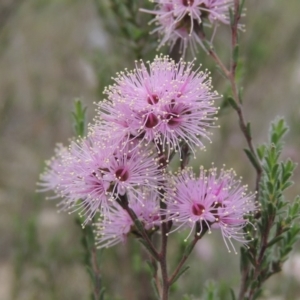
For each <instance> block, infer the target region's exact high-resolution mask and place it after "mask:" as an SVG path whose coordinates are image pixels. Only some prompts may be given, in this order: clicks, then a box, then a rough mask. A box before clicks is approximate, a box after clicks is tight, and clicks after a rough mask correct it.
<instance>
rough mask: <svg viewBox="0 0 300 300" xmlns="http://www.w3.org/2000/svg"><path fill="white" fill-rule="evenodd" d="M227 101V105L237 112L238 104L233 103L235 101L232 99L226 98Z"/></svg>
mask: <svg viewBox="0 0 300 300" xmlns="http://www.w3.org/2000/svg"><path fill="white" fill-rule="evenodd" d="M227 101H228V103H229V104H230V105H231V106H232V108H233V109H234V110H236V111H237V110H239V106H238V104H237V103H236V102H235V100H234V99H233V98H232V97H228V98H227Z"/></svg>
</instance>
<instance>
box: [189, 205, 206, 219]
mask: <svg viewBox="0 0 300 300" xmlns="http://www.w3.org/2000/svg"><path fill="white" fill-rule="evenodd" d="M192 212H193V214H194V215H196V216H201V215H202V214H203V213H204V212H205V207H204V206H203V205H202V204H200V203H194V204H193V207H192Z"/></svg>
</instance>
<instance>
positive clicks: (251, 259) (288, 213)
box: [239, 119, 300, 300]
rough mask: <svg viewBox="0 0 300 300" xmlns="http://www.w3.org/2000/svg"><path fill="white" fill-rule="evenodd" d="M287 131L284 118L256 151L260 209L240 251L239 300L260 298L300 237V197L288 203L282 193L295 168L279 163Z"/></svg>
mask: <svg viewBox="0 0 300 300" xmlns="http://www.w3.org/2000/svg"><path fill="white" fill-rule="evenodd" d="M287 131H288V127H287V125H286V123H285V121H284V120H283V119H279V120H277V121H275V122H274V123H273V124H272V125H271V130H270V138H269V143H268V144H267V145H262V146H260V147H258V149H257V155H258V157H259V159H260V163H261V165H262V167H263V176H262V179H261V182H260V191H259V197H258V200H259V209H258V211H257V213H256V215H255V216H254V217H253V218H252V220H251V222H252V223H253V224H254V226H255V227H253V226H251V225H248V227H247V228H246V232H247V234H249V235H250V236H251V237H252V240H251V241H250V242H249V243H248V245H247V247H246V248H242V249H241V263H240V265H241V273H242V278H243V279H244V285H242V289H241V292H240V297H239V300H242V299H247V300H254V299H257V298H258V297H259V296H260V295H261V293H262V284H263V283H264V282H265V281H266V280H267V279H268V278H269V277H270V276H272V275H273V274H275V273H277V272H280V271H281V267H282V264H283V262H284V261H285V260H286V259H287V258H288V256H289V254H290V252H291V251H292V249H293V246H294V245H295V243H296V242H297V241H298V240H299V238H300V224H299V222H298V217H299V214H300V198H299V197H296V199H295V200H294V201H292V202H290V201H288V200H287V199H285V197H284V191H285V190H286V189H287V188H288V187H289V186H291V185H292V184H293V182H292V181H291V176H292V174H293V171H294V169H295V164H294V163H293V162H292V161H291V160H287V161H281V160H280V154H281V151H282V148H283V142H282V138H283V136H284V135H285V133H286V132H287ZM247 155H248V153H247Z"/></svg>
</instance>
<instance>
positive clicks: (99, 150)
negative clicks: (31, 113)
mask: <svg viewBox="0 0 300 300" xmlns="http://www.w3.org/2000/svg"><path fill="white" fill-rule="evenodd" d="M157 161H158V158H157V157H156V156H155V155H153V153H152V152H151V151H150V150H149V149H146V148H145V147H142V146H141V145H137V146H134V147H133V148H132V149H131V147H130V146H127V147H125V148H123V149H122V150H120V149H119V148H113V147H111V146H110V145H107V146H106V147H105V146H104V144H102V143H100V142H94V141H93V140H92V139H90V138H89V139H83V140H81V141H79V142H75V141H74V142H72V143H71V145H70V147H69V149H67V150H66V149H65V148H60V150H58V152H57V156H56V157H55V158H54V159H52V160H51V161H50V163H49V165H48V167H47V169H46V171H45V172H44V173H43V174H42V175H41V182H40V185H41V187H42V190H43V191H45V190H53V191H54V192H55V194H56V196H57V197H60V198H63V200H62V201H61V202H60V204H59V207H60V209H61V210H67V211H79V213H80V215H82V216H83V217H84V219H85V222H84V224H86V223H87V222H88V221H89V220H91V219H92V218H93V217H94V215H95V214H96V213H97V212H100V213H101V214H102V215H104V216H106V215H108V214H109V212H110V208H109V207H110V206H111V205H112V203H113V202H114V200H115V198H116V197H117V195H124V194H125V193H126V192H131V194H132V198H134V195H136V194H137V193H138V192H139V190H140V188H151V189H154V190H158V191H159V189H160V185H161V184H162V182H163V181H164V175H163V171H162V170H161V168H160V167H159V165H158V162H157ZM136 197H138V196H136Z"/></svg>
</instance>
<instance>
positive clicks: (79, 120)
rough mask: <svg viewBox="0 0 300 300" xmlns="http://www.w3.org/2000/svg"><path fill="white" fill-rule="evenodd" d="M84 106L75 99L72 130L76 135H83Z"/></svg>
mask: <svg viewBox="0 0 300 300" xmlns="http://www.w3.org/2000/svg"><path fill="white" fill-rule="evenodd" d="M86 109H87V108H86V107H84V106H83V105H82V102H81V100H80V99H75V103H74V111H73V112H72V116H73V121H74V123H73V126H74V131H75V133H76V135H77V136H78V137H83V136H84V134H85V114H86Z"/></svg>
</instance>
